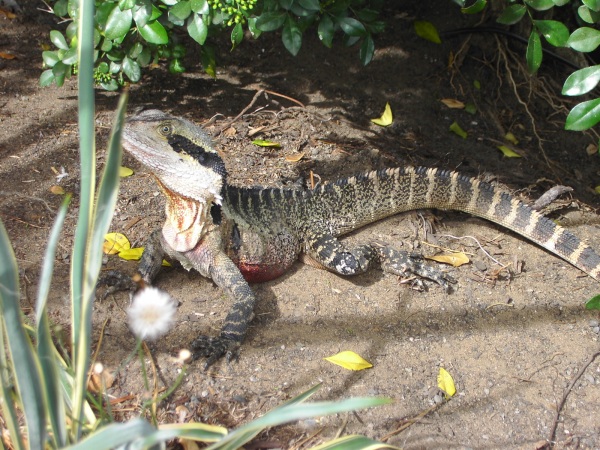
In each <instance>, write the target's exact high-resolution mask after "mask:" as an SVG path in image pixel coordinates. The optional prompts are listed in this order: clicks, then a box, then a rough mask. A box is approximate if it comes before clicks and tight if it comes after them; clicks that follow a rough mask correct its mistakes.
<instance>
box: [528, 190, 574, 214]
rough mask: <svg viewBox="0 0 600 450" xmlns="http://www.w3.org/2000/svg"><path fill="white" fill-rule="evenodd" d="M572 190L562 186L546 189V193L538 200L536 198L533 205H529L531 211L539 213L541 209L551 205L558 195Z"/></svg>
mask: <svg viewBox="0 0 600 450" xmlns="http://www.w3.org/2000/svg"><path fill="white" fill-rule="evenodd" d="M572 190H573V188H572V187H569V186H562V185H560V184H559V185H557V186H554V187H552V188H550V189H548V190H547V191H546V192H544V193H543V194H542V195H541V197H540V198H538V199H537V200H536V201H535V202H534V204H533V205H531V208H532V209H535V210H536V211H539V210H540V209H542V208H545V207H546V206H548V205H549V204H550V203H552V202H553V201H554V200H556V198H557V197H558V196H559V195H562V194H564V193H565V192H571V191H572Z"/></svg>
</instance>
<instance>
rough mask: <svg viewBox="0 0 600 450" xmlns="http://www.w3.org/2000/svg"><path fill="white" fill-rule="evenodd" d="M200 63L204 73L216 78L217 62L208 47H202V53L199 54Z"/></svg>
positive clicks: (210, 48) (213, 53) (213, 52)
mask: <svg viewBox="0 0 600 450" xmlns="http://www.w3.org/2000/svg"><path fill="white" fill-rule="evenodd" d="M200 63H201V64H202V67H203V68H204V72H206V74H207V75H209V76H211V77H213V78H217V62H216V59H215V50H214V49H213V48H212V47H210V46H208V45H203V46H202V52H201V53H200Z"/></svg>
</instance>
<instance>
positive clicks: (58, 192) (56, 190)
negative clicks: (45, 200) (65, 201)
mask: <svg viewBox="0 0 600 450" xmlns="http://www.w3.org/2000/svg"><path fill="white" fill-rule="evenodd" d="M50 192H52V193H53V194H56V195H62V194H64V193H65V190H64V189H63V187H62V186H57V185H54V186H51V187H50Z"/></svg>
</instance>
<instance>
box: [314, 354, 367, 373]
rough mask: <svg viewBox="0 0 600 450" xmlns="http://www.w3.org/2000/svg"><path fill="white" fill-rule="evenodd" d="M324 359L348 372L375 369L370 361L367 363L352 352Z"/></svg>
mask: <svg viewBox="0 0 600 450" xmlns="http://www.w3.org/2000/svg"><path fill="white" fill-rule="evenodd" d="M324 359H325V360H327V361H329V362H330V363H333V364H337V365H338V366H341V367H343V368H344V369H348V370H363V369H368V368H370V367H373V364H371V363H370V362H369V361H366V360H365V359H363V358H362V357H361V356H360V355H358V354H356V353H354V352H351V351H344V352H340V353H338V354H337V355H333V356H329V357H327V358H324Z"/></svg>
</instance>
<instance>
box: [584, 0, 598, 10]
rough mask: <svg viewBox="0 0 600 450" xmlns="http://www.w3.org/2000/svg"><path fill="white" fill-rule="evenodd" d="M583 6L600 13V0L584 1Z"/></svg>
mask: <svg viewBox="0 0 600 450" xmlns="http://www.w3.org/2000/svg"><path fill="white" fill-rule="evenodd" d="M582 1H583V4H584V5H585V6H587V7H588V8H590V9H591V10H592V11H596V12H600V0H582Z"/></svg>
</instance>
